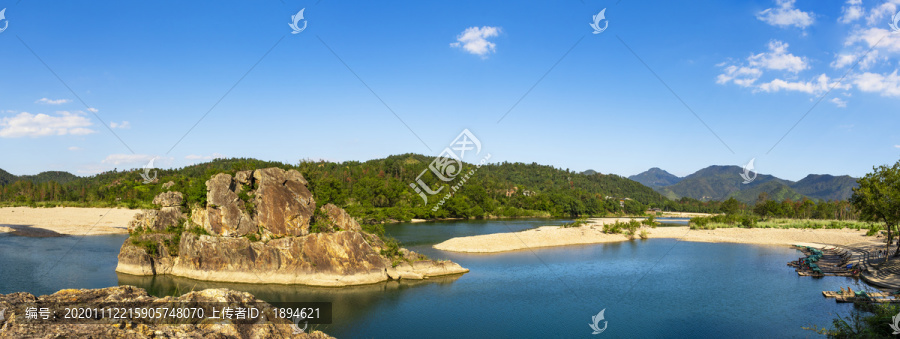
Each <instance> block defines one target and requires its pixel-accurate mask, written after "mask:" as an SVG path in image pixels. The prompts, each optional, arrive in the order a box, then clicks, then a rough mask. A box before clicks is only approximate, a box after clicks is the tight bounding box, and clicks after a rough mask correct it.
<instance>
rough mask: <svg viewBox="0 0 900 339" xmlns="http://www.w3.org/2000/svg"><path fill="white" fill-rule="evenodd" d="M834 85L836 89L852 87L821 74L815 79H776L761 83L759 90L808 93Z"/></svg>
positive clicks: (825, 90) (821, 91) (827, 88)
mask: <svg viewBox="0 0 900 339" xmlns="http://www.w3.org/2000/svg"><path fill="white" fill-rule="evenodd" d="M832 87H833V88H835V89H844V90H846V89H850V85H849V84H838V83H837V82H834V81H829V78H828V76H827V75H825V74H821V75H819V76H818V77H817V78H816V79H815V80H813V81H788V80H783V79H775V80H772V81H770V82H767V83H764V84H760V85H759V90H761V91H763V92H778V91H782V90H784V91H796V92H803V93H808V94H821V93H825V92H827V91H828V90H830V89H831V88H832Z"/></svg>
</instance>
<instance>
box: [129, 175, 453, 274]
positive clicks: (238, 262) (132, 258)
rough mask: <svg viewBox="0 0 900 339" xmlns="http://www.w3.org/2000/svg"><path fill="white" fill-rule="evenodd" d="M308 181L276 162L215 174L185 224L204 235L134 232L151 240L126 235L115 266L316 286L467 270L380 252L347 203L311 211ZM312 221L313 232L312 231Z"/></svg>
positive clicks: (408, 254)
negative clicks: (346, 207) (204, 201)
mask: <svg viewBox="0 0 900 339" xmlns="http://www.w3.org/2000/svg"><path fill="white" fill-rule="evenodd" d="M306 185H307V182H306V179H304V178H303V176H302V175H301V174H300V173H299V172H297V171H294V170H288V171H285V170H282V169H279V168H267V169H261V170H255V171H242V172H237V173H235V175H234V176H231V175H229V174H224V173H223V174H217V175H215V176H213V177H212V178H211V179H210V180H209V181H207V183H206V186H207V206H206V207H202V208H201V207H198V208H195V209H194V210H193V211H192V212H191V216H190V221H187V223H188V224H187V225H185V229H192V228H194V227H196V226H200V227H202V228H203V229H204V230H206V232H207V233H209V235H201V234H197V232H184V233H183V234H181V235H180V237H176V236H174V235H167V234H136V235H133V237H135V236H137V238H138V239H137V242H138V243H141V242H143V243H145V244H146V243H150V244H151V246H149V247H148V246H143V247H142V246H138V244H136V243H133V242H132V241H130V240H127V241H126V242H125V244H123V245H122V249H121V251H120V253H119V265H118V266H117V267H116V271H117V272H121V273H128V274H135V275H155V274H172V275H176V276H182V277H187V278H193V279H199V280H211V281H227V282H243V283H278V284H304V285H316V286H346V285H358V284H370V283H376V282H380V281H385V280H388V279H423V278H427V277H430V276H439V275H447V274H458V273H465V272H468V270H467V269H464V268H462V267H460V266H459V265H458V264H455V263H452V262H449V261H445V262H436V261H432V260H428V259H426V258H424V257H423V256H420V255H418V254H415V253H414V252H409V251H406V250H405V249H401V253H402V255H401V256H400V257H393V258H386V257H384V256H382V255H381V254H380V253H381V250H382V248H383V247H384V246H385V245H384V243H383V242H382V241H381V239H380V238H379V237H378V236H376V235H374V234H370V233H366V232H364V231H363V230H362V227H360V225H359V223H358V222H357V221H356V220H354V219H353V218H352V217H351V216H350V215H349V214H347V212H346V211H344V210H343V209H341V208H339V207H337V206H335V205H332V204H327V205H324V206H322V207H321V208H320V209H319V211H318V212H317V211H316V209H315V206H316V202H315V200H314V199H313V197H312V194H311V193H310V192H309V190H308V189H307V188H306ZM168 193H169V192H167V193H163V194H168ZM161 196H162V195H161ZM179 197H180V196H179ZM158 198H159V199H157V200H167V199H166V198H160V197H158ZM167 201H168V200H167ZM179 204H180V201H179ZM159 205H161V206H163V204H159ZM163 208H165V207H163ZM154 213H155V214H154ZM161 213H163V210H162V209H160V210H159V211H155V212H154V211H146V212H144V213H143V214H142V216H140V218H138V219H136V220H145V219H147V218H146V217H144V215H156V216H157V217H156V219H153V220H154V223H153V225H155V222H156V221H157V220H160V218H159V215H161ZM136 223H144V224H145V223H149V221H136ZM313 224H315V225H317V230H318V232H315V233H310V232H311V225H313ZM154 229H155V228H154ZM175 239H179V242H178V243H177V244H174V243H173V242H174V240H175ZM152 244H155V246H153V245H152ZM176 245H177V246H176ZM148 248H155V251H153V250H148Z"/></svg>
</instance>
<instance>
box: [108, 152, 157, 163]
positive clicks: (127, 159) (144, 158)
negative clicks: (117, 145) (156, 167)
mask: <svg viewBox="0 0 900 339" xmlns="http://www.w3.org/2000/svg"><path fill="white" fill-rule="evenodd" d="M153 158H155V157H154V156H152V155H149V154H110V155H108V156H106V159H103V161H101V162H102V163H104V164H110V165H141V166H143V165H146V164H147V163H148V162H150V159H153Z"/></svg>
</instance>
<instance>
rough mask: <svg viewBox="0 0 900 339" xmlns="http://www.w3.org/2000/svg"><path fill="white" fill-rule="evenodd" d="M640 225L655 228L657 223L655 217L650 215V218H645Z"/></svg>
mask: <svg viewBox="0 0 900 339" xmlns="http://www.w3.org/2000/svg"><path fill="white" fill-rule="evenodd" d="M641 224H644V225H647V226H650V227H654V228H655V227H656V224H658V223H657V222H656V217H654V216H653V215H651V216H649V217H647V219H644V220H643V221H641Z"/></svg>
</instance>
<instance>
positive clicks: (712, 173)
mask: <svg viewBox="0 0 900 339" xmlns="http://www.w3.org/2000/svg"><path fill="white" fill-rule="evenodd" d="M743 171H744V170H743V168H741V167H739V166H709V167H706V168H704V169H701V170H699V171H697V172H694V173H693V174H690V175H688V176H685V177H679V176H676V175H674V174H671V173H669V172H666V171H665V170H662V169H660V168H656V167H654V168H651V169H649V170H647V171H645V172H642V173H640V174H636V175H632V176H630V177H628V178H629V179H631V180H634V181H637V182H639V183H641V184H643V185H645V186H647V187H650V188H652V189H654V190H656V191H657V192H659V193H660V194H662V195H663V196H665V197H667V198H669V199H679V198H681V197H689V198H694V199H698V200H704V201H707V200H719V201H722V200H726V199H728V198H731V197H734V198H735V199H737V200H740V201H742V202H745V203H753V202H755V201H756V199H757V197H758V196H759V194H760V193H763V192H765V193H767V194H768V196H769V199H770V200H784V199H791V200H800V199H803V198H804V197H807V198H809V199H813V200H846V199H848V198H850V196H851V195H852V194H853V190H852V189H853V188H854V187H857V183H856V178H853V177H851V176H848V175H842V176H833V175H827V174H810V175H807V176H806V177H805V178H803V179H801V180H800V181H796V182H795V181H791V180H786V179H781V178H778V177H775V176H772V175H768V174H758V175H757V176H756V179H754V180H753V181H752V182H750V183H748V184H744V183H743V181H744V179H743V178H742V177H741V174H742V173H743Z"/></svg>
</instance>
